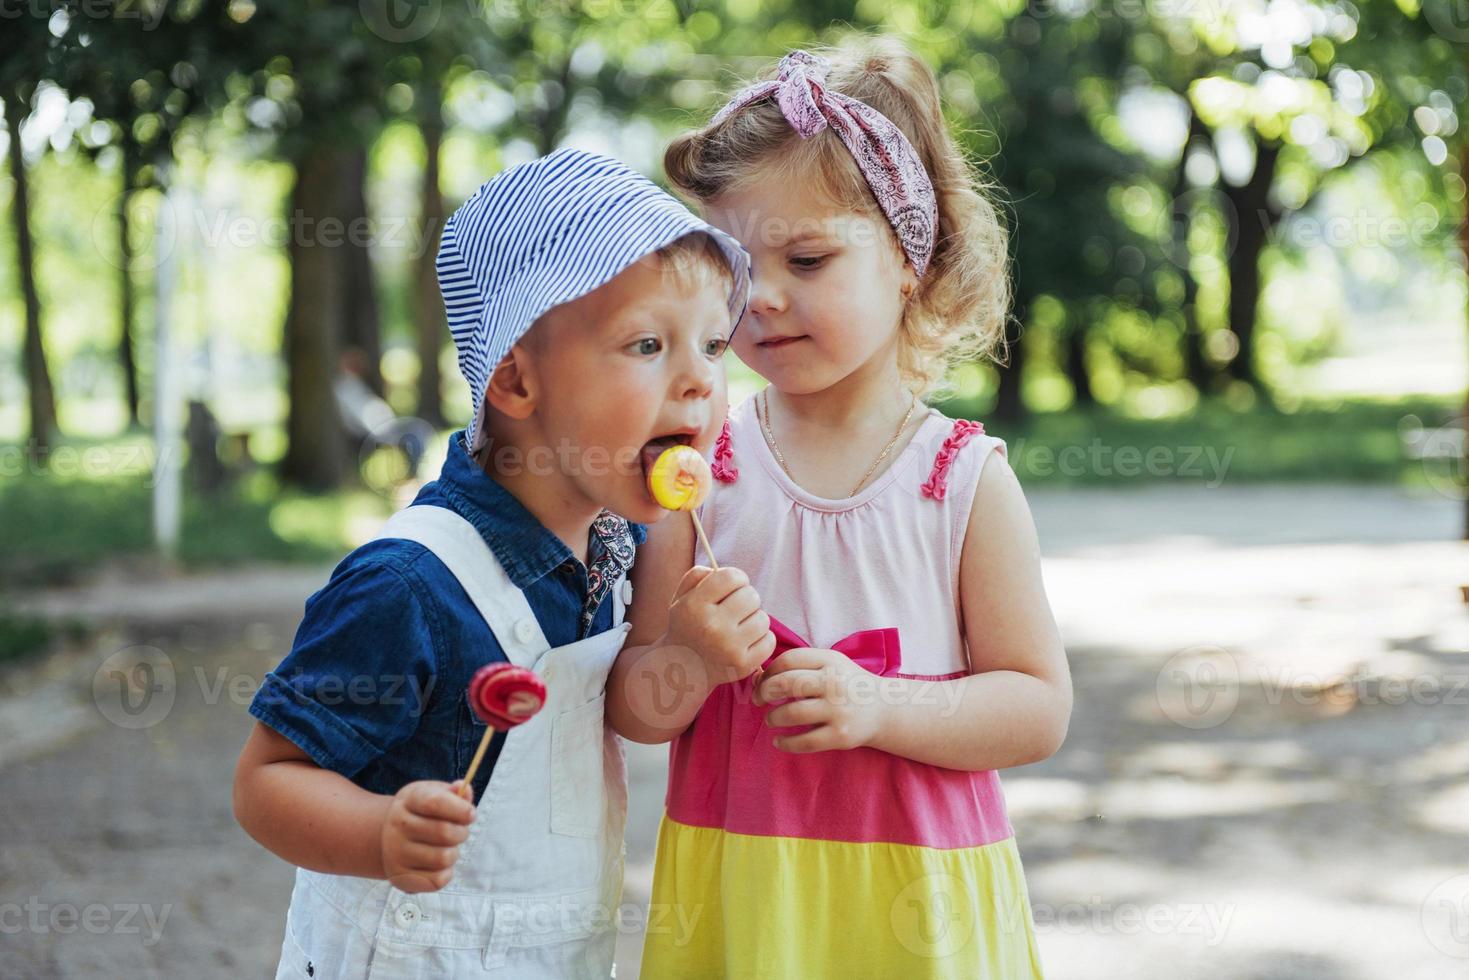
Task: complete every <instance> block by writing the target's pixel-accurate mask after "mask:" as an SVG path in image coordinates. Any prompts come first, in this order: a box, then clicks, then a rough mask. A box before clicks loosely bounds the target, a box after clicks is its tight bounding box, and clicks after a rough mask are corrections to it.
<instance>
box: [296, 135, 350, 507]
mask: <svg viewBox="0 0 1469 980" xmlns="http://www.w3.org/2000/svg"><path fill="white" fill-rule="evenodd" d="M343 164H344V158H343V153H342V152H341V151H339V150H336V149H333V148H332V147H330V146H320V145H318V146H313V147H311V148H310V149H308V150H307V151H306V154H305V156H304V157H303V158H302V159H301V160H300V161H299V162H298V163H297V166H296V187H295V190H294V191H292V194H291V202H290V208H291V214H290V221H289V224H288V227H290V229H291V239H290V251H289V254H290V259H291V296H290V302H289V307H288V309H287V313H286V330H285V333H286V343H285V348H286V351H285V353H286V374H287V382H286V388H287V393H288V395H289V398H290V409H289V414H288V416H287V419H286V437H287V441H288V444H287V448H286V456H285V459H284V460H283V461H282V463H281V476H282V478H283V479H285V480H286V481H287V482H289V483H292V484H295V485H297V486H300V487H303V488H306V489H308V490H330V489H332V488H334V487H336V486H337V485H339V484H340V483H341V481H342V478H343V476H344V474H345V472H346V462H347V460H346V456H347V453H346V446H347V440H346V435H345V430H344V428H343V426H342V420H341V416H340V414H339V413H338V411H337V403H336V398H335V397H334V395H333V391H332V385H333V381H334V380H335V377H336V372H337V358H338V355H339V352H340V344H341V337H340V336H339V331H340V330H341V325H342V305H343V304H342V295H343V283H342V274H341V270H342V265H343V263H342V262H341V261H340V259H339V256H338V255H336V254H335V253H336V250H335V249H334V248H332V247H330V246H329V245H326V244H323V243H322V241H321V237H320V226H321V222H322V219H324V218H338V219H339V218H340V217H341V208H340V206H339V203H340V201H341V199H342V194H341V189H340V181H341V179H342V173H343Z"/></svg>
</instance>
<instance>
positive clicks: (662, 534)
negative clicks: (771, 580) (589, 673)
mask: <svg viewBox="0 0 1469 980" xmlns="http://www.w3.org/2000/svg"><path fill="white" fill-rule="evenodd" d="M693 554H694V530H693V524H692V522H691V521H690V520H689V519H688V518H687V517H686V516H684V515H683V514H671V515H669V517H667V518H666V519H664V520H662V521H659V522H658V523H657V524H655V525H653V526H652V527H650V528H649V529H648V540H647V541H646V542H644V544H643V545H642V546H641V547H640V548H639V549H638V556H637V560H636V562H634V564H633V571H632V581H633V600H632V608H631V609H630V610H629V612H628V621H629V622H630V623H631V624H632V632H631V633H630V634H629V635H628V639H627V643H626V645H624V646H623V648H622V652H621V653H619V654H618V655H617V660H616V662H615V663H614V664H613V665H612V672H611V673H610V674H609V675H608V677H607V723H608V724H609V725H611V726H612V729H613V731H615V732H617V733H618V734H619V735H621V736H622V737H623V738H626V739H629V740H631V741H634V742H643V743H645V744H649V745H652V744H657V743H660V742H669V741H672V740H673V739H674V738H676V737H677V736H678V735H680V734H681V733H682V732H683V731H684V730H685V729H687V728H688V727H689V725H690V724H692V723H693V720H694V717H695V716H696V715H697V714H698V713H699V709H700V708H701V707H703V705H704V701H705V700H706V699H707V698H708V697H709V692H710V691H712V690H713V689H714V688H715V686H716V685H718V684H721V683H724V682H726V681H732V680H737V679H739V678H741V677H745V676H748V675H749V673H750V672H751V671H752V670H754V668H755V667H757V666H759V665H760V663H761V662H763V661H764V659H765V658H766V657H768V656H769V655H770V652H771V650H773V649H774V646H775V638H774V637H773V636H771V634H770V620H769V618H768V617H766V615H765V614H764V613H763V612H762V611H761V610H760V597H759V595H757V594H756V592H755V590H754V589H753V588H751V587H750V584H749V579H747V578H746V577H745V574H744V573H743V572H741V571H739V570H737V569H733V568H722V569H720V570H719V571H717V572H714V571H711V570H710V569H707V568H702V567H692V566H693Z"/></svg>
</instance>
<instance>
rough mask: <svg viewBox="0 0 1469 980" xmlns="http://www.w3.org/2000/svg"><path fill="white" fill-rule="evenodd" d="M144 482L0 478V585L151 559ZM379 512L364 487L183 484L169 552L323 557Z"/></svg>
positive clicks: (382, 506) (190, 561) (234, 557)
mask: <svg viewBox="0 0 1469 980" xmlns="http://www.w3.org/2000/svg"><path fill="white" fill-rule="evenodd" d="M149 481H150V476H149V475H148V474H147V473H133V474H122V475H105V476H96V475H64V476H58V475H55V474H54V473H53V472H51V471H49V470H42V471H39V472H31V471H27V472H25V473H23V474H22V475H20V476H17V477H10V478H7V479H3V480H0V514H4V516H5V519H4V521H3V522H0V556H3V557H0V587H10V588H14V587H32V588H33V587H37V586H43V585H49V584H57V583H62V582H66V581H69V580H72V579H73V578H75V576H76V573H77V572H78V571H80V570H82V569H84V568H87V567H89V566H93V565H96V564H99V563H101V562H104V561H126V560H128V559H130V558H134V557H136V558H146V559H149V560H152V555H153V554H154V544H153V530H152V527H153V524H152V496H151V495H152V488H151V486H150V483H149ZM387 510H388V504H387V502H386V501H385V500H383V499H382V498H380V497H377V496H375V495H373V494H371V493H369V492H367V491H364V490H345V491H342V492H339V493H336V494H329V495H325V496H310V495H306V494H300V493H295V492H292V491H286V490H282V489H281V487H280V486H279V485H278V484H277V483H276V482H275V481H274V480H273V479H272V478H271V477H270V476H269V475H267V474H264V473H256V474H253V475H251V476H250V477H248V478H246V479H244V480H243V481H241V482H240V483H239V484H238V485H236V486H235V487H233V488H231V489H230V490H227V491H224V492H222V493H221V494H219V495H218V496H217V497H214V498H205V497H202V496H201V495H199V494H197V493H191V492H189V491H188V490H186V491H185V504H184V512H183V520H182V528H181V531H180V540H179V547H178V555H177V557H178V560H179V561H180V562H181V563H182V564H183V565H184V566H185V567H201V566H210V565H221V564H230V563H238V562H249V561H325V560H330V559H331V558H335V557H340V556H341V555H342V554H344V553H345V552H346V551H347V550H349V548H350V547H351V544H352V540H351V538H352V535H351V533H350V529H351V525H352V524H353V522H354V521H355V520H357V519H358V518H360V517H362V516H363V515H367V516H372V515H375V514H384V515H385V514H386V513H387Z"/></svg>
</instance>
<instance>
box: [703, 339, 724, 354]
mask: <svg viewBox="0 0 1469 980" xmlns="http://www.w3.org/2000/svg"><path fill="white" fill-rule="evenodd" d="M728 349H729V341H728V340H725V339H724V338H723V337H715V338H714V339H713V340H711V341H709V342H708V343H707V344H705V345H704V353H706V354H708V355H709V356H710V357H719V356H721V355H722V354H723V353H724V352H725V351H726V350H728Z"/></svg>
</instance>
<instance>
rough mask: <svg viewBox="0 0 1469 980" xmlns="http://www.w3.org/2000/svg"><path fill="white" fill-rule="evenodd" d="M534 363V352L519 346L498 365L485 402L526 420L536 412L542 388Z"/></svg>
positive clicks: (496, 409) (510, 415)
mask: <svg viewBox="0 0 1469 980" xmlns="http://www.w3.org/2000/svg"><path fill="white" fill-rule="evenodd" d="M530 361H531V355H530V353H529V352H528V351H527V350H526V349H525V347H524V346H522V345H521V344H516V345H515V346H514V347H511V348H510V353H508V354H506V355H505V357H504V359H502V360H501V361H500V363H499V364H498V365H496V366H495V371H494V373H493V374H491V375H490V382H489V384H488V385H486V386H485V401H486V402H488V403H489V404H490V407H492V408H493V409H495V411H497V412H500V413H501V414H502V415H508V416H509V417H510V418H513V419H526V418H529V417H530V415H531V413H532V412H534V411H535V410H536V403H537V402H538V401H539V400H540V385H539V383H538V381H537V378H536V376H535V371H534V370H532V367H531V363H530Z"/></svg>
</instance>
